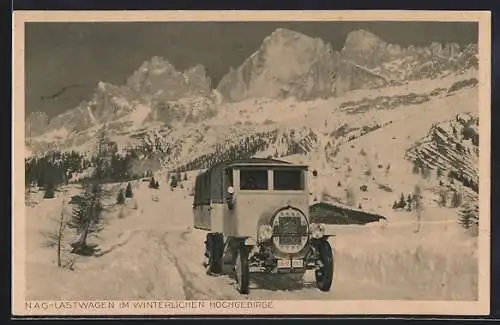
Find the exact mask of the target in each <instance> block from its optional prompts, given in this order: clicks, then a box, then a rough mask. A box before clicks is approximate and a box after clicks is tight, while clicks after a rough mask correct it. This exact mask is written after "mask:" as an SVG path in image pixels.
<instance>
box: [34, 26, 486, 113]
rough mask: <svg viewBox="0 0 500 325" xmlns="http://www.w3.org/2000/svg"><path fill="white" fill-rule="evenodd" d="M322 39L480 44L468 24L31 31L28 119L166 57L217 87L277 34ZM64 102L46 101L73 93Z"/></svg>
mask: <svg viewBox="0 0 500 325" xmlns="http://www.w3.org/2000/svg"><path fill="white" fill-rule="evenodd" d="M280 27H281V28H288V29H291V30H294V31H297V32H301V33H304V34H306V35H309V36H311V37H320V38H321V39H323V40H324V41H325V42H327V43H330V44H331V45H332V47H333V48H334V49H336V50H340V49H341V48H342V46H343V44H344V41H345V38H346V35H347V34H348V33H349V32H351V31H353V30H357V29H366V30H369V31H371V32H373V33H375V34H377V35H378V36H380V37H381V38H382V39H384V40H385V41H386V42H389V43H392V44H399V45H401V46H403V47H407V46H409V45H416V46H423V45H428V44H430V43H431V42H439V43H447V42H456V43H458V44H460V45H461V46H463V45H466V44H469V43H476V42H477V38H478V29H477V24H476V23H463V22H449V23H443V22H439V23H438V22H429V23H422V22H338V21H337V22H123V23H122V22H98V23H71V22H63V23H44V22H36V23H27V24H26V34H25V77H26V114H29V113H30V112H34V111H42V112H45V113H46V114H47V115H48V116H49V117H53V116H55V115H57V114H60V113H62V112H64V111H66V110H68V109H71V108H74V107H75V106H76V105H78V104H79V103H80V102H81V101H82V100H88V99H89V98H90V97H91V95H92V92H93V90H94V89H95V87H96V86H97V82H98V81H105V82H109V83H112V84H114V85H122V84H124V83H125V81H126V78H127V77H128V76H130V75H131V74H132V72H133V71H135V70H136V69H137V68H138V67H139V66H140V65H141V64H142V62H144V61H146V60H149V59H151V57H153V56H161V57H164V58H165V59H167V60H168V61H169V62H171V63H172V64H173V65H174V66H175V67H176V69H177V70H184V69H187V68H189V67H191V66H194V65H196V64H201V65H203V66H205V68H206V69H207V73H208V75H209V76H210V77H211V79H212V85H213V86H214V87H216V85H217V83H218V82H219V80H220V79H221V78H222V76H224V75H225V74H226V73H227V72H228V71H229V68H230V67H234V68H236V67H237V66H239V65H240V64H241V63H242V62H243V61H244V60H245V59H246V58H247V57H248V56H250V55H251V54H252V53H253V52H255V51H256V50H257V49H258V48H259V47H260V45H261V43H262V40H263V39H264V37H266V36H268V35H269V34H271V33H272V32H273V31H274V30H275V29H277V28H280ZM72 85H78V87H72V88H68V89H67V90H66V91H65V92H63V93H62V94H61V95H60V96H57V97H55V98H52V99H50V98H46V97H50V96H51V95H53V94H55V93H57V92H58V91H59V90H61V89H63V88H64V87H67V86H72Z"/></svg>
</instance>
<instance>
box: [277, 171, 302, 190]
mask: <svg viewBox="0 0 500 325" xmlns="http://www.w3.org/2000/svg"><path fill="white" fill-rule="evenodd" d="M273 175H274V176H273V178H274V189H275V190H277V191H287V190H288V191H302V190H303V189H304V173H303V172H302V170H296V169H295V170H279V169H275V170H274V171H273Z"/></svg>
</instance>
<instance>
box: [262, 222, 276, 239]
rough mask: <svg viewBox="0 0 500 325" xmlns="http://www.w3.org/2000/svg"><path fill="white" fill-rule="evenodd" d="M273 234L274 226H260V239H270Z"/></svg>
mask: <svg viewBox="0 0 500 325" xmlns="http://www.w3.org/2000/svg"><path fill="white" fill-rule="evenodd" d="M272 236H273V228H272V227H271V226H270V225H261V226H260V227H259V240H261V241H264V240H269V239H271V237H272Z"/></svg>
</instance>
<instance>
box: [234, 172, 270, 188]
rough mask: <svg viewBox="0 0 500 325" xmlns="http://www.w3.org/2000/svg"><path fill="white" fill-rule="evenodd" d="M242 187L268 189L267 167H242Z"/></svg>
mask: <svg viewBox="0 0 500 325" xmlns="http://www.w3.org/2000/svg"><path fill="white" fill-rule="evenodd" d="M240 189H241V190H267V189H268V177H267V169H241V170H240Z"/></svg>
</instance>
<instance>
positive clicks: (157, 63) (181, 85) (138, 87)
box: [126, 56, 210, 100]
mask: <svg viewBox="0 0 500 325" xmlns="http://www.w3.org/2000/svg"><path fill="white" fill-rule="evenodd" d="M126 86H127V87H128V88H130V89H131V90H132V91H133V92H135V93H136V94H138V95H142V96H144V95H151V96H153V95H154V96H159V97H161V99H162V100H177V99H179V98H182V97H190V96H193V95H202V94H208V93H210V79H209V78H208V77H207V75H206V70H205V68H204V67H203V66H201V65H197V66H194V67H191V68H189V69H187V70H186V71H184V72H182V71H177V70H176V69H175V67H174V66H173V65H172V64H171V63H170V62H169V61H167V60H166V59H164V58H162V57H158V56H154V57H152V58H151V59H150V60H149V61H145V62H143V63H142V64H141V66H140V67H139V69H137V70H136V71H135V72H134V73H133V74H132V75H131V76H130V77H129V78H128V79H127V84H126Z"/></svg>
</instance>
